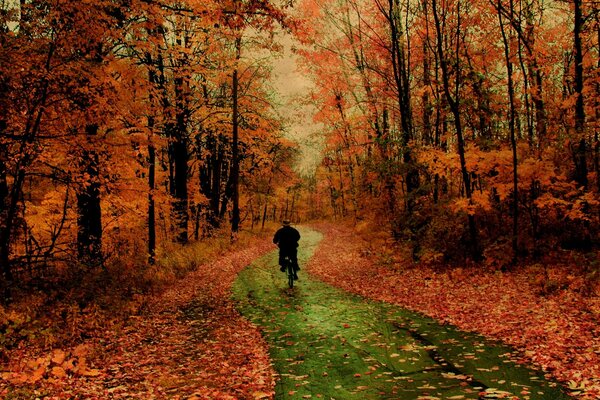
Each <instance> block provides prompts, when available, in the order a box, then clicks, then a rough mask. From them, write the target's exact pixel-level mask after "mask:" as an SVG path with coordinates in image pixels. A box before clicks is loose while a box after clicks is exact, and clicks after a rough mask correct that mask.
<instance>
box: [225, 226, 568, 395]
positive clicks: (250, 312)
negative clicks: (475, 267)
mask: <svg viewBox="0 0 600 400" xmlns="http://www.w3.org/2000/svg"><path fill="white" fill-rule="evenodd" d="M301 234H302V240H301V247H300V252H299V261H300V265H306V263H307V262H308V260H309V259H310V257H311V256H312V254H313V253H314V250H315V248H316V246H317V245H318V242H319V241H320V240H321V235H320V234H319V233H318V232H315V231H313V230H309V229H301ZM233 291H234V298H235V299H236V301H237V303H238V306H239V309H240V311H241V312H242V313H243V314H244V315H246V316H247V317H248V318H250V319H251V320H252V321H253V322H254V323H255V324H257V325H258V326H260V327H261V329H262V330H263V334H264V336H265V338H266V340H267V342H268V343H269V346H270V355H271V357H272V359H273V363H274V367H275V369H276V371H277V372H278V373H279V375H280V379H279V381H278V383H277V387H276V398H277V399H287V398H290V399H293V398H298V399H301V398H324V399H406V400H410V399H477V398H490V399H491V398H502V397H505V396H508V395H509V394H510V397H511V398H520V399H545V400H558V399H567V398H568V396H566V395H565V394H563V393H562V392H561V391H560V390H559V388H558V387H557V385H556V384H555V383H551V382H547V381H545V380H544V378H543V376H542V375H541V374H540V373H538V372H536V371H533V370H531V369H529V368H527V367H525V366H521V365H518V364H516V363H514V362H513V361H512V358H513V356H514V354H513V353H512V352H511V350H510V349H509V348H507V347H504V346H499V345H498V344H496V343H491V342H489V341H486V340H485V339H483V338H482V337H480V336H477V335H474V334H470V333H464V332H460V331H458V330H456V329H454V328H452V327H449V326H444V325H439V324H437V323H436V322H435V321H433V320H431V319H428V318H426V317H424V316H422V315H420V314H417V313H413V312H410V311H407V310H404V309H402V308H399V307H395V306H392V305H389V304H385V303H379V302H372V301H368V300H365V299H363V298H360V297H358V296H354V295H351V294H348V293H346V292H343V291H340V290H338V289H336V288H334V287H332V286H329V285H327V284H324V283H322V282H320V281H318V280H316V279H314V278H311V277H310V276H307V274H305V273H302V271H301V275H300V281H299V282H298V284H297V285H296V286H295V287H294V289H288V288H287V280H286V278H285V275H284V274H283V273H281V272H280V271H279V269H278V267H277V252H272V253H270V254H268V255H266V256H264V257H262V258H260V259H258V260H256V261H255V262H254V263H253V264H252V265H251V266H249V267H248V268H246V269H245V270H244V271H243V272H242V273H241V274H240V276H239V277H238V279H237V281H236V282H235V284H234V290H233ZM415 295H418V294H415ZM482 312H485V311H484V310H482ZM482 393H484V394H482ZM513 396H515V397H513Z"/></svg>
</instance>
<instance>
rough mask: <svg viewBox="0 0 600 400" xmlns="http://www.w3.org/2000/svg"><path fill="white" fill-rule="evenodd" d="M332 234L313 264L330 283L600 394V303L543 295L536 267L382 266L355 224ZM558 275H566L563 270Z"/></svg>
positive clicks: (587, 394) (586, 395)
mask: <svg viewBox="0 0 600 400" xmlns="http://www.w3.org/2000/svg"><path fill="white" fill-rule="evenodd" d="M315 227H316V228H317V229H318V230H320V231H321V232H323V234H324V235H325V238H324V240H323V241H322V243H321V246H320V247H319V248H318V249H317V251H316V253H315V256H314V257H313V258H312V259H311V262H310V263H309V265H308V266H307V269H308V271H310V272H311V273H313V274H315V275H316V276H318V277H319V278H321V279H323V280H324V281H325V282H327V283H329V284H332V285H335V286H338V287H340V288H343V289H345V290H348V291H350V292H353V293H356V294H360V295H362V296H365V297H367V298H371V299H376V300H380V301H385V302H389V303H393V304H397V305H400V306H403V307H406V308H409V309H411V310H414V311H418V312H421V313H424V314H426V315H428V316H431V317H433V318H435V319H437V320H439V321H442V322H445V323H449V324H452V325H455V326H457V327H458V328H460V329H463V330H467V331H474V332H478V333H481V334H483V335H485V336H487V337H489V338H492V339H498V340H501V341H503V342H505V343H507V344H509V345H511V346H513V347H515V348H516V349H518V350H520V351H521V352H522V355H523V360H524V361H528V362H531V363H533V364H535V365H538V366H540V367H541V368H543V370H544V371H546V372H547V373H548V374H549V375H551V376H552V377H554V378H556V379H558V380H560V381H561V382H563V383H564V384H565V386H566V387H568V388H569V389H570V390H571V392H572V394H573V395H576V396H577V397H579V398H581V399H597V398H598V396H600V379H599V378H598V377H599V376H600V304H599V301H598V298H593V297H585V296H583V295H580V294H579V293H577V292H575V291H572V290H568V289H565V290H560V291H557V292H555V293H554V294H552V295H545V296H542V295H540V294H539V287H537V286H536V284H535V281H536V277H535V275H534V274H533V273H532V271H530V270H528V269H522V270H516V271H515V272H509V273H502V272H491V271H490V272H484V271H482V270H480V269H475V268H453V269H447V270H445V271H441V272H440V271H437V270H436V269H433V268H430V267H401V266H399V265H395V264H392V265H387V266H382V265H378V264H377V263H376V262H375V260H376V259H377V258H376V257H375V256H374V255H372V254H369V251H367V249H369V246H368V243H367V242H366V241H365V240H364V239H362V238H361V237H360V236H359V235H358V234H357V233H356V232H355V231H354V230H353V229H351V228H345V227H340V226H335V227H334V226H332V225H330V224H319V225H316V226H315ZM557 273H558V272H557Z"/></svg>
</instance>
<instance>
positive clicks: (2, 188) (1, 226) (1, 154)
mask: <svg viewBox="0 0 600 400" xmlns="http://www.w3.org/2000/svg"><path fill="white" fill-rule="evenodd" d="M5 130H6V122H5V121H4V120H0V136H1V135H3V134H4V131H5ZM7 157H8V154H7V149H6V148H5V147H4V146H2V147H0V269H1V271H2V275H3V277H4V280H5V281H12V279H13V277H12V271H11V268H10V263H9V262H10V259H9V253H10V238H11V235H10V226H9V223H8V212H9V191H8V180H7V173H8V171H7V168H6V161H7Z"/></svg>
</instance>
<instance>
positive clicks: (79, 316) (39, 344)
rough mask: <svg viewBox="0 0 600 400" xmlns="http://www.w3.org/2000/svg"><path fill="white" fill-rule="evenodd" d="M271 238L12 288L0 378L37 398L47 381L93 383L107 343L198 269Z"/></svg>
mask: <svg viewBox="0 0 600 400" xmlns="http://www.w3.org/2000/svg"><path fill="white" fill-rule="evenodd" d="M264 232H265V233H262V232H241V233H240V235H239V236H238V237H237V238H236V240H235V241H234V242H232V241H231V239H230V236H229V235H228V234H225V233H222V234H220V235H217V236H214V237H211V238H208V239H205V240H203V241H198V242H194V243H190V244H188V245H185V246H182V245H173V244H171V245H168V246H165V247H164V248H162V249H160V251H159V252H158V254H157V262H156V264H155V265H149V264H148V263H147V259H146V254H144V252H138V253H136V252H132V251H127V249H124V250H123V251H122V252H121V253H119V252H114V254H115V256H113V257H112V258H110V259H108V260H107V262H106V263H105V265H104V267H103V268H102V267H97V268H94V269H90V268H87V267H85V266H81V265H72V266H69V267H62V268H56V269H54V270H53V273H52V274H51V275H50V274H49V271H48V272H47V273H46V276H42V275H38V276H33V277H27V278H23V279H22V280H21V281H20V282H19V284H18V285H15V286H14V287H13V288H12V291H11V295H12V298H13V301H12V303H10V304H9V305H5V306H0V362H1V364H2V372H1V374H0V378H2V380H4V383H5V384H6V383H10V384H11V385H17V386H18V387H19V389H18V390H19V391H27V390H28V388H27V385H30V389H32V392H31V393H32V396H33V397H34V398H35V397H39V394H40V393H37V394H35V393H34V392H35V391H34V388H35V383H36V382H37V381H39V380H40V379H47V380H49V382H50V383H52V381H53V380H56V381H58V380H60V379H62V378H64V377H65V376H67V375H68V376H80V377H84V378H86V377H87V378H92V377H93V376H95V374H96V373H97V370H96V369H95V367H94V365H93V364H92V363H90V362H89V360H93V359H95V358H97V356H98V354H93V352H95V351H97V349H98V348H102V343H103V341H104V338H105V337H106V336H107V335H108V336H110V335H114V334H117V333H118V332H121V331H122V330H123V328H124V326H125V325H126V324H127V322H128V321H129V320H130V319H135V318H139V317H140V316H144V315H146V314H147V313H148V311H149V308H148V304H149V302H150V301H152V298H153V297H156V296H157V295H159V294H160V293H162V292H164V291H165V290H166V289H167V288H169V287H171V286H174V285H176V284H177V282H178V281H182V280H185V278H186V276H188V274H189V273H190V272H192V271H194V270H195V269H197V267H198V266H200V265H208V264H210V263H211V261H213V260H216V259H218V258H219V257H220V256H222V255H225V254H227V253H228V252H233V251H236V250H240V249H245V248H247V247H249V246H252V245H253V244H254V245H255V244H256V243H257V242H258V241H260V240H264V239H265V238H266V236H267V232H268V234H270V230H265V231H264ZM94 349H96V350H94ZM0 382H1V380H0ZM23 385H25V386H23ZM2 386H3V385H2ZM13 389H14V388H13ZM8 393H11V394H10V395H11V396H17V398H29V397H31V396H26V395H22V397H19V395H16V394H15V393H16V392H13V391H12V390H11V391H10V392H4V393H0V394H1V395H2V396H5V395H6V396H8ZM19 393H20V392H19ZM34 394H35V396H34Z"/></svg>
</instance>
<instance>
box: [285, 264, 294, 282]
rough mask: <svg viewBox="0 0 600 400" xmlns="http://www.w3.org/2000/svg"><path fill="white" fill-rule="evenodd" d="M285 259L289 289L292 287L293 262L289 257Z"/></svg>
mask: <svg viewBox="0 0 600 400" xmlns="http://www.w3.org/2000/svg"><path fill="white" fill-rule="evenodd" d="M286 261H287V276H288V286H289V287H290V289H293V288H294V264H293V263H292V260H290V259H289V258H287V259H286Z"/></svg>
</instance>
